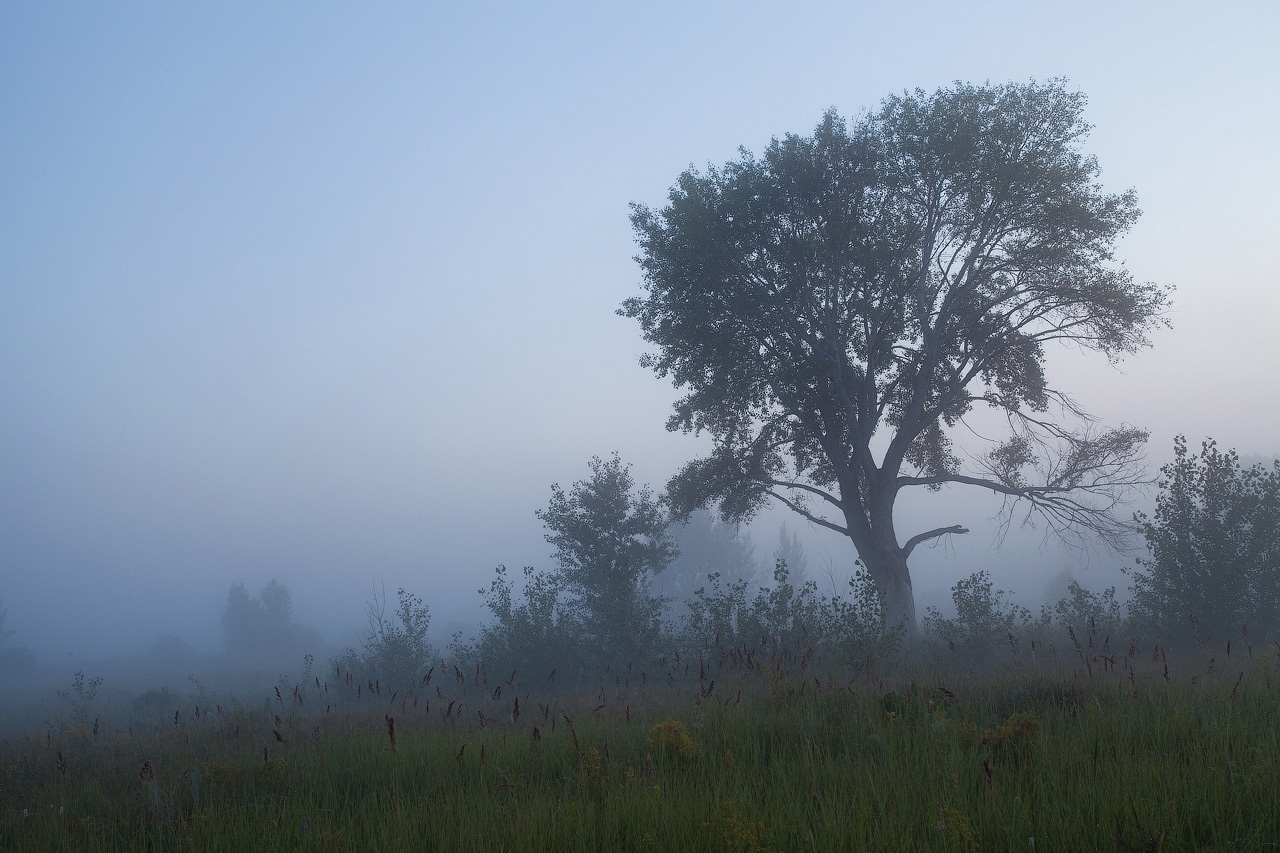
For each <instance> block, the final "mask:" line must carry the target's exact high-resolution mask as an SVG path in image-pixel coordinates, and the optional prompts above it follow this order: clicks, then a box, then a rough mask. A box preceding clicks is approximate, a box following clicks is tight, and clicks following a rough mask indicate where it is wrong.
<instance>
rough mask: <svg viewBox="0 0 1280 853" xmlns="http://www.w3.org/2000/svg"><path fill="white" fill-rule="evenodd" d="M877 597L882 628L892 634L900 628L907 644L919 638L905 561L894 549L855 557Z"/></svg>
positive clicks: (872, 549) (870, 551)
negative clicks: (868, 573)
mask: <svg viewBox="0 0 1280 853" xmlns="http://www.w3.org/2000/svg"><path fill="white" fill-rule="evenodd" d="M859 556H860V557H861V558H862V562H863V564H865V565H866V567H867V571H868V572H870V574H871V579H872V580H874V581H875V583H876V591H877V592H879V594H880V610H881V612H882V613H883V614H884V626H885V628H886V629H887V630H892V629H894V628H897V627H898V626H902V627H903V628H904V629H905V630H906V634H907V639H908V641H914V640H915V639H917V638H918V637H919V636H920V625H919V623H917V622H916V599H915V593H914V592H913V591H912V588H911V572H910V571H908V569H907V561H906V560H905V559H903V557H902V551H901V549H899V548H898V547H897V546H896V545H895V546H891V547H888V548H869V549H867V550H866V551H865V552H862V553H860V554H859Z"/></svg>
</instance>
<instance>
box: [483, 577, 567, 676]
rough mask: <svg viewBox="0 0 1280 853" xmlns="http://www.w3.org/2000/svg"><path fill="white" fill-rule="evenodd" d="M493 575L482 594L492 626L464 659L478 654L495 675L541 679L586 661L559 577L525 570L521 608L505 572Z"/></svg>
mask: <svg viewBox="0 0 1280 853" xmlns="http://www.w3.org/2000/svg"><path fill="white" fill-rule="evenodd" d="M494 571H495V574H496V575H497V577H495V578H494V579H493V581H492V582H491V583H490V584H489V589H488V590H483V589H482V590H480V594H481V595H483V596H484V597H485V607H486V608H488V610H489V612H490V613H491V614H492V615H493V621H492V622H491V623H489V624H488V625H485V626H484V627H483V628H481V629H480V640H479V643H478V644H477V645H476V647H475V648H474V649H471V650H466V651H463V650H461V649H459V651H463V657H469V656H470V655H471V654H474V655H475V657H477V658H478V659H479V660H480V661H483V662H484V663H485V664H486V665H488V666H489V667H492V668H493V669H494V670H495V671H499V670H501V671H503V672H506V671H508V670H516V671H518V672H522V673H526V674H528V675H535V674H536V675H541V676H546V675H547V674H549V673H550V672H551V671H552V670H554V669H556V668H560V669H567V668H568V667H569V666H570V665H572V664H574V663H577V662H578V661H580V660H582V657H583V655H582V626H581V625H580V624H579V623H578V621H577V620H576V619H574V618H573V613H572V611H571V610H570V609H569V608H568V607H567V606H566V604H565V602H564V600H563V597H562V587H561V582H560V579H559V576H558V575H554V574H548V573H536V572H535V571H534V569H533V567H532V566H526V567H525V569H524V579H525V586H524V590H523V597H522V600H520V601H519V603H517V600H516V598H515V597H514V592H515V590H514V585H513V584H512V582H511V580H510V578H508V577H507V567H506V566H498V568H497V569H495V570H494Z"/></svg>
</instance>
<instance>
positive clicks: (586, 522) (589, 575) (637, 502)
mask: <svg viewBox="0 0 1280 853" xmlns="http://www.w3.org/2000/svg"><path fill="white" fill-rule="evenodd" d="M538 518H540V519H541V520H542V522H543V524H545V525H546V526H547V528H548V529H549V530H550V531H551V532H550V533H548V534H547V541H548V542H550V543H551V544H552V545H554V546H555V547H556V553H555V560H556V563H557V564H558V565H559V571H558V573H557V575H558V580H559V583H560V584H561V585H562V586H563V589H564V591H565V593H566V595H567V596H568V604H569V606H570V607H571V608H572V609H573V612H574V615H575V618H577V619H578V620H579V621H580V622H581V625H582V629H583V638H584V640H585V642H586V644H587V647H588V648H589V649H590V650H591V652H592V654H593V655H594V656H595V657H596V658H597V662H599V663H604V662H613V663H631V662H638V661H640V660H642V659H644V657H646V656H647V655H649V654H651V653H652V652H653V651H654V650H655V649H656V647H657V641H658V638H659V635H660V633H661V616H662V607H663V601H662V599H661V598H660V597H658V596H656V595H654V594H653V592H652V588H651V584H652V581H653V577H654V576H655V575H656V574H658V573H659V572H661V571H662V570H663V569H665V568H666V567H667V565H668V564H669V563H670V562H671V561H672V560H673V559H674V558H675V557H676V555H677V553H678V552H677V550H676V546H675V542H674V541H673V540H672V538H671V536H670V535H669V534H668V532H667V518H666V515H665V514H664V513H663V512H662V509H661V507H660V506H659V505H658V501H656V500H655V499H654V498H653V496H652V493H651V492H650V490H649V489H648V488H647V487H645V488H642V489H639V490H638V491H637V490H635V481H634V480H633V479H632V477H631V467H630V466H629V465H624V464H623V463H622V461H621V460H620V459H619V458H618V455H617V454H616V453H615V454H614V455H613V456H612V457H611V458H610V459H609V461H607V462H606V461H603V460H601V459H600V457H598V456H597V457H595V458H593V459H592V460H591V477H590V479H587V480H580V481H578V482H576V483H574V484H573V488H572V489H571V490H570V491H569V492H568V493H567V494H566V493H565V492H564V490H562V489H561V488H560V486H558V485H552V487H551V502H550V503H549V504H548V505H547V508H546V509H545V510H539V511H538Z"/></svg>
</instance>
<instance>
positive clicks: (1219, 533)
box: [1130, 435, 1280, 643]
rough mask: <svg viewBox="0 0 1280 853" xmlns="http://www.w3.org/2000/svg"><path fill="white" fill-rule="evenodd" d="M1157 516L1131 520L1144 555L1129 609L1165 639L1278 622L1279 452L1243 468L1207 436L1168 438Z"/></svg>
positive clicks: (1226, 633) (1264, 627)
mask: <svg viewBox="0 0 1280 853" xmlns="http://www.w3.org/2000/svg"><path fill="white" fill-rule="evenodd" d="M1160 472H1161V474H1162V475H1163V476H1162V478H1161V480H1160V494H1159V496H1158V497H1157V498H1156V510H1155V516H1154V518H1148V517H1147V516H1146V515H1144V514H1141V513H1139V514H1138V515H1137V517H1136V518H1137V521H1138V523H1139V526H1140V528H1141V530H1142V533H1143V535H1144V536H1145V537H1146V540H1147V550H1148V551H1149V552H1150V556H1149V557H1147V558H1141V559H1139V560H1138V561H1137V564H1138V566H1139V567H1140V568H1138V569H1134V570H1132V572H1133V581H1134V583H1133V599H1132V601H1131V602H1130V612H1131V613H1132V615H1133V616H1134V618H1135V619H1136V620H1137V621H1138V622H1139V623H1141V624H1142V625H1143V626H1144V627H1145V628H1146V629H1147V630H1148V631H1150V632H1152V633H1154V634H1155V635H1156V636H1158V637H1160V638H1161V639H1163V640H1164V641H1165V642H1166V643H1169V642H1178V641H1186V640H1187V639H1189V638H1190V637H1191V636H1192V627H1193V626H1192V624H1191V623H1192V621H1193V620H1194V622H1195V623H1196V624H1197V625H1198V631H1199V633H1200V635H1201V637H1202V638H1208V637H1218V638H1222V639H1226V638H1228V637H1230V636H1231V635H1232V634H1234V633H1236V632H1239V631H1240V630H1241V628H1242V627H1243V626H1248V628H1249V629H1250V630H1254V631H1256V632H1264V631H1273V630H1276V629H1277V628H1280V459H1277V460H1275V461H1274V462H1273V463H1272V466H1271V468H1270V469H1267V468H1266V467H1265V466H1263V465H1262V464H1257V465H1254V466H1252V467H1250V468H1244V467H1243V466H1241V464H1240V459H1239V457H1238V456H1237V454H1236V452H1235V451H1234V450H1229V451H1227V452H1226V453H1223V452H1222V451H1220V450H1219V449H1218V446H1217V444H1216V443H1215V442H1214V441H1212V440H1208V441H1205V442H1204V443H1203V444H1201V446H1200V453H1199V454H1192V453H1190V452H1189V451H1188V449H1187V439H1186V437H1185V436H1181V435H1180V436H1178V437H1177V438H1176V439H1174V461H1173V462H1172V463H1170V464H1168V465H1165V466H1164V467H1163V468H1161V469H1160Z"/></svg>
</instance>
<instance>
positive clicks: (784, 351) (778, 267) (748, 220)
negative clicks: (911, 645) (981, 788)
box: [620, 81, 1168, 631]
mask: <svg viewBox="0 0 1280 853" xmlns="http://www.w3.org/2000/svg"><path fill="white" fill-rule="evenodd" d="M1084 105H1085V98H1084V96H1083V95H1082V94H1079V93H1075V92H1071V91H1068V90H1067V88H1066V87H1065V84H1064V83H1062V82H1061V81H1051V82H1049V83H1045V84H1038V83H1034V82H1033V83H1028V84H1007V85H999V86H992V85H986V86H972V85H968V84H956V85H954V86H952V87H950V88H946V89H942V90H939V91H937V92H935V93H933V94H926V93H925V92H923V91H919V90H917V91H916V92H914V93H909V94H903V95H900V96H892V97H889V98H887V99H886V100H885V101H884V102H883V104H882V105H881V107H880V108H879V109H878V110H876V111H874V112H871V113H868V114H866V115H864V116H862V117H860V118H858V119H857V120H855V121H852V122H849V121H846V120H844V119H842V118H841V117H840V116H839V115H838V114H836V113H835V112H834V111H831V112H828V113H827V114H826V115H825V116H824V117H823V119H822V121H821V122H820V123H819V124H818V126H817V128H816V130H815V131H814V134H813V136H811V137H801V136H795V135H788V136H785V137H783V138H782V139H775V140H774V141H773V142H772V143H771V144H770V145H769V146H768V148H767V149H766V150H765V152H764V154H763V155H762V156H761V157H760V158H756V157H754V156H753V155H751V154H750V153H749V152H747V151H746V150H745V149H744V150H743V151H742V152H741V157H740V158H739V159H738V160H736V161H733V162H730V163H728V164H726V165H725V166H723V167H721V168H709V169H708V170H707V171H706V172H698V171H696V170H690V171H687V172H685V173H684V174H682V175H681V176H680V177H679V179H678V182H677V184H676V186H675V187H674V188H672V190H671V192H670V194H669V197H668V202H667V204H666V206H665V207H663V208H662V209H661V210H653V209H650V208H648V207H645V206H643V205H636V206H634V208H633V214H632V223H633V226H634V228H635V231H636V234H637V237H638V240H639V244H640V256H639V258H638V260H639V262H640V265H641V268H642V270H643V273H644V284H643V289H644V293H643V295H641V296H636V297H633V298H631V299H629V300H627V301H626V302H625V303H624V305H623V307H622V309H621V311H620V313H621V314H623V315H625V316H629V317H632V318H635V319H636V320H638V321H639V322H640V325H641V328H642V330H643V334H644V337H645V339H646V340H647V341H649V342H650V343H652V344H654V345H655V346H656V348H657V349H656V351H655V352H652V353H650V354H648V355H646V356H644V357H643V358H642V364H643V365H645V366H647V367H649V368H652V369H653V370H654V371H656V373H657V374H658V375H659V376H668V377H670V378H671V379H672V380H673V381H674V383H675V384H676V386H677V387H679V388H681V389H683V390H684V392H685V393H684V396H682V397H681V398H680V399H679V400H678V402H677V403H676V404H675V411H674V413H673V415H672V416H671V418H670V420H669V421H668V428H669V429H673V430H684V431H694V432H707V433H709V434H710V436H711V438H712V439H713V450H712V452H711V453H710V455H709V456H707V457H706V458H704V459H700V460H696V461H694V462H691V463H689V464H688V465H687V466H686V467H685V468H684V469H683V470H682V471H681V472H680V473H679V474H677V475H676V476H675V477H674V478H673V479H672V481H671V483H670V484H669V488H668V495H669V499H670V501H671V504H672V507H673V509H674V510H675V512H676V513H677V514H686V513H688V512H690V511H691V510H693V509H694V508H696V507H699V506H704V505H707V504H711V503H714V504H717V505H718V508H719V510H720V512H721V513H722V515H724V516H725V517H726V518H729V519H734V520H741V519H746V518H749V517H750V516H752V515H753V514H754V513H755V512H757V511H758V510H759V509H760V508H761V507H762V506H763V505H764V504H765V503H766V502H767V501H769V500H776V501H780V502H781V503H783V504H785V505H786V506H788V507H790V508H791V509H792V510H794V511H796V512H798V513H799V514H801V515H802V516H804V517H805V518H807V519H809V520H810V521H811V522H813V523H815V524H818V525H821V526H823V527H826V528H829V529H831V530H834V531H837V532H839V533H841V534H843V535H846V536H848V537H850V539H851V540H852V541H853V543H854V545H855V547H856V548H857V550H858V553H859V555H860V557H861V558H862V560H863V562H864V563H865V564H866V566H867V568H868V570H869V571H870V573H871V576H872V578H873V579H874V581H875V583H876V585H877V588H878V590H879V593H880V595H881V599H882V603H883V604H884V605H885V608H886V613H887V615H888V618H889V619H890V624H899V623H905V624H906V625H907V627H908V629H909V630H911V631H914V630H915V629H916V624H915V622H916V620H915V605H914V598H913V595H912V592H911V581H910V574H909V572H908V570H907V562H906V561H907V558H908V557H909V556H910V554H911V552H912V550H913V549H914V548H915V547H916V546H918V545H919V544H921V543H922V542H926V541H929V540H931V539H934V538H936V537H939V536H943V535H945V534H947V533H964V532H967V531H966V530H965V529H964V528H963V527H961V526H959V525H952V526H947V527H940V528H936V529H932V530H924V531H919V532H915V533H913V534H912V535H910V536H909V537H907V538H906V540H905V541H901V540H900V538H899V535H898V533H897V531H896V529H895V524H894V516H893V508H894V502H895V500H896V497H897V495H898V494H899V492H900V491H901V490H903V489H906V488H929V489H937V488H940V487H942V486H944V485H947V484H961V485H970V486H976V487H981V488H985V489H989V490H991V491H993V492H995V493H997V494H1000V495H1003V496H1004V497H1005V498H1006V499H1007V500H1009V501H1011V502H1013V503H1017V502H1025V504H1026V505H1027V506H1029V508H1030V509H1031V510H1033V511H1036V512H1038V513H1039V514H1040V516H1042V517H1043V518H1044V519H1046V520H1047V521H1048V523H1049V524H1050V526H1051V527H1052V528H1053V529H1054V530H1056V531H1058V532H1060V533H1063V534H1067V535H1070V534H1073V533H1080V532H1082V531H1091V532H1093V533H1095V534H1099V535H1101V536H1102V537H1103V538H1104V539H1105V540H1107V541H1111V542H1115V541H1118V540H1119V539H1120V537H1121V536H1122V535H1123V533H1124V531H1125V526H1124V524H1123V522H1121V521H1120V520H1119V519H1118V518H1117V517H1116V515H1115V513H1113V512H1112V510H1113V509H1114V508H1115V506H1116V503H1117V501H1118V500H1119V499H1120V498H1121V497H1122V496H1123V493H1124V490H1125V488H1126V487H1128V486H1131V485H1133V484H1134V483H1135V482H1137V481H1139V480H1140V479H1141V449H1142V446H1143V444H1144V442H1145V439H1146V433H1144V432H1143V431H1142V430H1139V429H1135V428H1132V427H1122V428H1119V429H1103V428H1100V427H1098V426H1097V425H1096V422H1095V421H1093V420H1092V419H1091V418H1089V417H1088V416H1087V415H1086V413H1084V412H1083V411H1081V410H1080V408H1079V407H1078V406H1077V405H1076V404H1075V403H1074V402H1073V401H1072V399H1071V398H1070V397H1069V396H1068V395H1067V394H1066V393H1065V392H1063V391H1062V390H1060V389H1057V388H1055V387H1053V386H1052V385H1051V384H1050V382H1049V379H1048V377H1047V376H1046V373H1045V357H1046V352H1047V347H1049V346H1051V345H1053V344H1055V343H1060V344H1066V345H1069V346H1074V347H1077V348H1081V349H1089V350H1096V351H1099V352H1102V353H1104V354H1106V355H1107V356H1108V357H1109V358H1111V359H1113V360H1114V359H1119V358H1121V357H1122V356H1124V355H1126V354H1129V353H1133V352H1136V351H1138V350H1140V349H1141V348H1143V347H1145V346H1147V345H1148V343H1149V341H1148V335H1149V332H1150V331H1151V329H1152V328H1153V326H1154V325H1156V324H1158V323H1160V322H1161V321H1162V313H1163V309H1164V308H1165V306H1166V304H1167V300H1168V292H1167V290H1166V289H1164V288H1161V287H1159V286H1156V285H1153V284H1143V283H1138V282H1136V281H1135V280H1134V279H1133V277H1132V275H1131V274H1130V273H1129V272H1128V271H1127V270H1126V269H1125V268H1124V267H1123V266H1122V265H1119V264H1117V263H1115V259H1114V256H1113V249H1114V245H1115V241H1116V239H1117V238H1118V237H1119V236H1120V235H1122V234H1123V233H1125V232H1126V231H1127V230H1128V229H1129V228H1130V227H1131V226H1132V224H1133V223H1134V222H1135V220H1136V219H1137V217H1138V215H1139V211H1138V207H1137V200H1136V196H1135V194H1134V193H1133V192H1132V191H1129V192H1124V193H1119V194H1114V193H1108V192H1106V191H1104V190H1103V189H1102V188H1101V186H1100V185H1099V184H1098V183H1097V176H1098V166H1097V163H1096V161H1095V159H1094V158H1093V157H1090V156H1087V155H1086V154H1084V153H1083V152H1082V151H1081V143H1082V142H1083V141H1084V139H1085V137H1086V136H1087V134H1088V131H1089V125H1088V124H1087V123H1086V122H1085V121H1084V120H1083V117H1082V113H1083V109H1084ZM979 409H987V410H993V411H995V412H996V413H998V414H999V415H1000V416H1001V417H1002V420H1003V422H1004V423H1006V424H1007V430H1006V431H1005V434H1004V435H1003V436H1001V437H1000V439H999V440H997V441H994V442H992V444H991V445H990V446H989V447H986V448H984V449H982V450H980V451H978V452H974V453H972V454H969V455H967V456H966V458H963V459H962V458H961V457H962V453H961V450H960V449H959V448H958V447H957V445H956V444H954V443H953V442H952V439H951V433H952V431H953V430H954V429H955V428H956V427H957V426H958V425H960V424H961V423H962V422H963V421H964V419H965V418H966V416H969V415H971V414H972V413H973V412H975V411H976V410H979Z"/></svg>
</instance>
